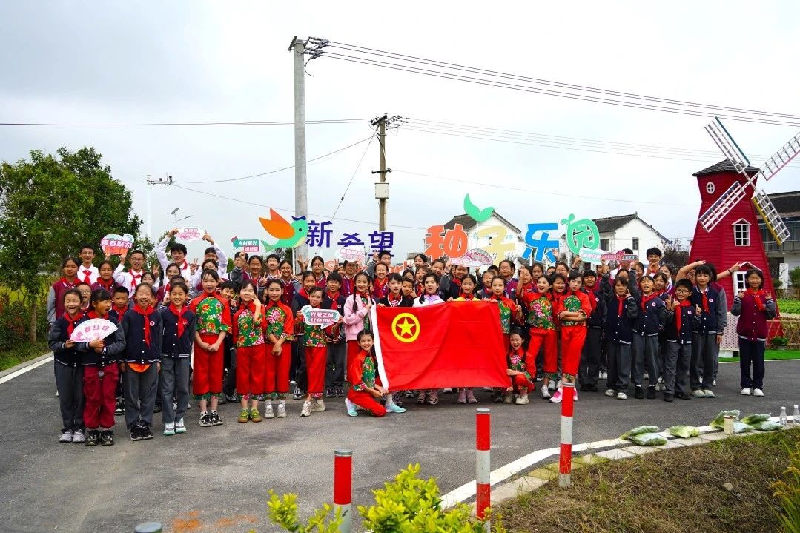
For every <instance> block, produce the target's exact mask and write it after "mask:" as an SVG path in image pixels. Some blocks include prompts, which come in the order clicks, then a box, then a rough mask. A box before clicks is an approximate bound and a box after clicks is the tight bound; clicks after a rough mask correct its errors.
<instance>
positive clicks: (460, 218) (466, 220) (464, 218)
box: [444, 211, 522, 233]
mask: <svg viewBox="0 0 800 533" xmlns="http://www.w3.org/2000/svg"><path fill="white" fill-rule="evenodd" d="M494 216H495V217H497V219H498V220H499V221H500V222H502V223H503V224H505V225H506V226H508V227H509V228H511V229H512V230H513V231H514V233H521V232H522V230H520V229H519V228H518V227H516V226H515V225H514V224H512V223H511V222H509V221H508V220H507V219H505V218H504V217H503V216H501V215H500V213H498V212H497V211H495V212H494ZM456 224H461V226H462V227H463V228H464V231H469V230H471V229H472V228H474V227H475V226H476V225H477V222H475V219H474V218H472V217H471V216H469V215H468V214H466V213H464V214H463V215H456V216H454V217H453V218H451V219H450V222H448V223H447V224H445V225H444V229H453V227H455V225H456Z"/></svg>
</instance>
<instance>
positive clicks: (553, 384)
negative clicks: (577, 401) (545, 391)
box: [547, 379, 561, 391]
mask: <svg viewBox="0 0 800 533" xmlns="http://www.w3.org/2000/svg"><path fill="white" fill-rule="evenodd" d="M558 383H559V384H560V383H561V380H560V379H559V380H558ZM547 388H549V389H550V390H551V391H555V390H556V382H555V381H553V380H552V379H551V380H550V383H548V384H547Z"/></svg>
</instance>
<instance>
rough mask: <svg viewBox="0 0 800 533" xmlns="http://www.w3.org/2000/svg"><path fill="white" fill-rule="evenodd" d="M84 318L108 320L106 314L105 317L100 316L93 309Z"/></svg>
mask: <svg viewBox="0 0 800 533" xmlns="http://www.w3.org/2000/svg"><path fill="white" fill-rule="evenodd" d="M86 316H87V317H89V318H100V319H102V320H108V313H106V314H105V316H100V315H98V314H97V312H96V311H95V310H94V309H92V310H91V311H89V312H88V313H86Z"/></svg>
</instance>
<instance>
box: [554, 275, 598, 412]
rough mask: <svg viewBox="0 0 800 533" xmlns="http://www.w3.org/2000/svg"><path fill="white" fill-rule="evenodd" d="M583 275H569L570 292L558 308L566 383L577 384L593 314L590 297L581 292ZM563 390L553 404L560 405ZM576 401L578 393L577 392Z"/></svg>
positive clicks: (562, 363)
mask: <svg viewBox="0 0 800 533" xmlns="http://www.w3.org/2000/svg"><path fill="white" fill-rule="evenodd" d="M581 283H582V280H581V275H580V274H578V273H577V272H573V273H571V274H570V275H569V292H567V293H566V294H567V296H565V297H564V298H563V299H562V300H561V302H560V304H559V305H558V307H557V308H556V316H557V317H558V322H559V324H560V326H561V370H562V371H563V373H564V376H563V377H564V381H565V382H566V383H572V384H573V386H574V384H575V376H577V375H578V368H579V366H580V361H581V352H582V351H583V342H584V341H585V340H586V318H587V317H588V316H589V315H591V314H592V305H591V303H590V302H589V297H588V296H587V295H586V294H585V293H584V292H581ZM561 397H562V389H558V390H557V391H556V393H555V394H554V395H553V397H552V398H551V399H550V402H551V403H560V402H561ZM574 399H575V401H578V393H577V391H576V392H575V396H574Z"/></svg>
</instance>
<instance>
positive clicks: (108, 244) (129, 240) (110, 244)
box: [100, 233, 133, 257]
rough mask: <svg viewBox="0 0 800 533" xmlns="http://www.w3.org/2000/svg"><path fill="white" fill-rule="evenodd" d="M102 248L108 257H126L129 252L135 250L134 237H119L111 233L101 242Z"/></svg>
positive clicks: (127, 235)
mask: <svg viewBox="0 0 800 533" xmlns="http://www.w3.org/2000/svg"><path fill="white" fill-rule="evenodd" d="M100 248H101V249H102V250H103V253H104V254H106V255H109V256H110V255H119V256H122V257H125V256H126V255H128V251H129V250H130V249H131V248H133V235H129V234H127V233H126V234H125V235H117V234H116V233H109V234H108V235H106V236H105V237H103V238H102V239H101V240H100Z"/></svg>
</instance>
